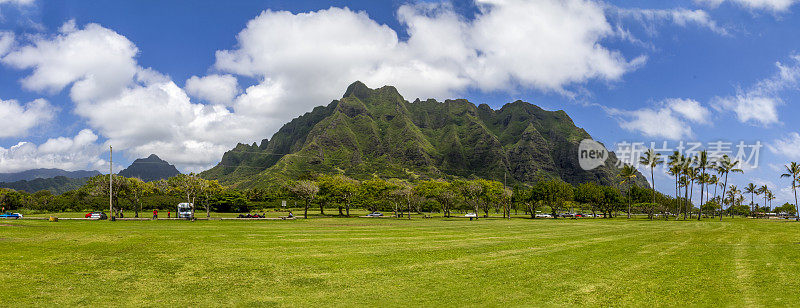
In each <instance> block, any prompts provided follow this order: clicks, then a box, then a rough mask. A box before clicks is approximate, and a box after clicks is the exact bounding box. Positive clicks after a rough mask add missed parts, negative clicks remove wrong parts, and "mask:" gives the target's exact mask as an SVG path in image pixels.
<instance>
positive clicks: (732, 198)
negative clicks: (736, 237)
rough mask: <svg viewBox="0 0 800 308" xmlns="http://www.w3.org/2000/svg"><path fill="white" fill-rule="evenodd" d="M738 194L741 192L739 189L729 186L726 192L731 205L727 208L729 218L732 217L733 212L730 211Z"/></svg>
mask: <svg viewBox="0 0 800 308" xmlns="http://www.w3.org/2000/svg"><path fill="white" fill-rule="evenodd" d="M740 194H741V191H739V188H738V187H736V185H733V184H731V187H730V189H729V190H728V198H730V203H731V205H730V206H728V211H729V212H730V214H731V217H733V211H731V208H732V207H733V206H734V205H735V204H736V199H737V197H738V196H739V195H740Z"/></svg>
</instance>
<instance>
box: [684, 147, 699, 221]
mask: <svg viewBox="0 0 800 308" xmlns="http://www.w3.org/2000/svg"><path fill="white" fill-rule="evenodd" d="M696 161H697V158H696V157H695V158H694V159H692V164H691V165H689V167H687V168H686V171H685V172H686V173H687V174H689V199H688V200H686V210H687V211H688V210H689V205H691V204H692V200H694V183H697V180H699V179H700V170H699V169H697V168H696V167H695V166H694V164H695V162H696ZM692 209H694V208H692ZM690 216H691V215H690ZM690 218H691V217H690Z"/></svg>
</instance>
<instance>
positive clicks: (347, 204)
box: [344, 201, 350, 217]
mask: <svg viewBox="0 0 800 308" xmlns="http://www.w3.org/2000/svg"><path fill="white" fill-rule="evenodd" d="M344 210H345V213H347V217H350V201H347V202H345V204H344Z"/></svg>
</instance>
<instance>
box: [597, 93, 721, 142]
mask: <svg viewBox="0 0 800 308" xmlns="http://www.w3.org/2000/svg"><path fill="white" fill-rule="evenodd" d="M660 105H661V106H660V107H659V108H643V109H639V110H633V111H623V110H617V109H610V110H609V111H610V112H609V113H610V114H612V115H614V116H618V117H619V118H620V119H619V121H620V126H621V127H622V128H624V129H627V130H629V131H637V132H639V133H641V134H643V135H645V136H648V137H660V138H667V139H672V140H677V139H681V138H685V137H691V136H692V134H693V133H692V127H691V123H696V124H708V123H710V121H709V117H710V112H709V110H708V109H707V108H706V107H703V106H702V105H701V104H700V103H699V102H697V101H695V100H692V99H681V98H670V99H666V100H664V101H662V102H661V103H660Z"/></svg>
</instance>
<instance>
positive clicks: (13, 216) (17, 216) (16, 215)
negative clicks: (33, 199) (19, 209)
mask: <svg viewBox="0 0 800 308" xmlns="http://www.w3.org/2000/svg"><path fill="white" fill-rule="evenodd" d="M0 218H5V219H20V218H22V214H20V213H11V212H6V213H5V214H0Z"/></svg>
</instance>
